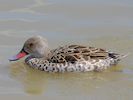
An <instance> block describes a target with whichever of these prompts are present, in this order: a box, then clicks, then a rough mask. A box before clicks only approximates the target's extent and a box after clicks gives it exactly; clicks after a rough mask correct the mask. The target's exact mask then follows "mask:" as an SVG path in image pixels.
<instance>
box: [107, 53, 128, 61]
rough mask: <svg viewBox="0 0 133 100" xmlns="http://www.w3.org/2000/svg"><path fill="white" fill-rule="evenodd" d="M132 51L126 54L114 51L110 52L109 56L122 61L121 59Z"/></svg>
mask: <svg viewBox="0 0 133 100" xmlns="http://www.w3.org/2000/svg"><path fill="white" fill-rule="evenodd" d="M129 54H130V53H127V54H125V55H121V54H117V53H113V52H110V53H109V57H111V58H113V59H114V60H115V61H117V62H118V61H120V60H121V59H123V58H125V57H127V56H128V55H129Z"/></svg>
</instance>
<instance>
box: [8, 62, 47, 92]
mask: <svg viewBox="0 0 133 100" xmlns="http://www.w3.org/2000/svg"><path fill="white" fill-rule="evenodd" d="M10 68H11V75H12V76H13V78H15V79H17V80H18V81H20V82H21V83H22V84H23V85H24V89H25V92H27V93H30V94H41V93H42V92H43V91H44V90H45V88H46V87H47V81H46V77H47V76H46V75H45V74H44V73H42V72H41V71H38V70H33V69H32V68H29V67H28V66H27V65H26V64H25V63H24V62H23V61H18V62H16V63H13V64H11V67H10Z"/></svg>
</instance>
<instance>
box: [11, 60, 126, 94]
mask: <svg viewBox="0 0 133 100" xmlns="http://www.w3.org/2000/svg"><path fill="white" fill-rule="evenodd" d="M10 68H11V76H12V77H13V78H15V79H16V80H18V81H20V82H21V83H22V84H23V86H24V91H25V92H26V93H29V94H42V93H43V92H44V91H47V89H48V88H51V87H53V88H52V89H53V91H56V89H57V90H58V91H62V92H65V91H70V92H72V91H73V92H74V91H76V90H77V91H81V92H82V93H83V92H85V93H88V92H90V91H92V90H94V89H96V88H98V87H101V86H103V85H105V84H106V83H108V82H113V81H114V80H119V79H121V77H123V76H122V74H121V71H122V69H121V68H122V67H121V66H117V67H112V68H111V69H109V70H106V71H104V72H88V73H46V72H42V71H38V70H35V69H32V68H29V67H28V66H27V65H26V64H25V63H24V62H23V61H18V62H16V63H12V64H11V67H10Z"/></svg>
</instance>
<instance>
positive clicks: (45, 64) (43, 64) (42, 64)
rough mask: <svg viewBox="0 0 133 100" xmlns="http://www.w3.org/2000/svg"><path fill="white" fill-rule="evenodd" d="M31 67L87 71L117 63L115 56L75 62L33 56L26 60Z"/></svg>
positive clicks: (49, 69) (52, 70)
mask: <svg viewBox="0 0 133 100" xmlns="http://www.w3.org/2000/svg"><path fill="white" fill-rule="evenodd" d="M26 63H27V64H28V65H29V66H30V67H32V68H34V69H38V70H41V71H45V72H87V71H103V70H105V69H107V68H109V67H110V66H112V65H114V64H116V62H115V60H114V59H113V58H107V59H105V60H103V59H100V60H99V61H96V60H92V61H81V62H75V63H70V62H66V63H52V62H49V61H47V60H43V59H38V58H32V59H30V60H29V61H28V62H26Z"/></svg>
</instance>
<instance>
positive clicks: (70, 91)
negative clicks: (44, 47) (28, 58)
mask: <svg viewBox="0 0 133 100" xmlns="http://www.w3.org/2000/svg"><path fill="white" fill-rule="evenodd" d="M132 11H133V1H132V0H22V1H20V0H19V1H18V0H0V55H1V56H0V99H20V100H21V99H22V100H23V99H28V100H33V99H46V100H51V99H59V100H60V99H63V100H68V99H70V100H73V99H77V100H82V99H84V100H132V98H133V96H132V93H133V62H132V59H133V55H132V52H133V46H132V44H133V13H132ZM34 35H42V36H44V37H45V38H47V39H48V41H49V45H50V47H51V48H56V47H58V46H61V45H64V44H83V45H91V46H95V47H102V48H106V49H108V50H112V51H116V52H119V53H122V54H127V53H130V55H129V56H128V57H127V58H125V59H124V60H122V61H121V62H120V64H119V65H118V66H116V67H113V68H111V69H108V70H106V71H104V72H101V73H97V72H90V73H64V74H61V73H56V74H48V73H44V72H41V71H37V70H33V69H30V68H29V67H28V66H26V65H25V64H24V63H23V60H21V61H19V62H16V63H9V62H8V58H9V57H10V56H12V55H14V54H16V53H17V52H18V51H19V50H20V49H21V47H22V45H23V43H24V41H25V40H26V39H27V38H29V37H31V36H34Z"/></svg>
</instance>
